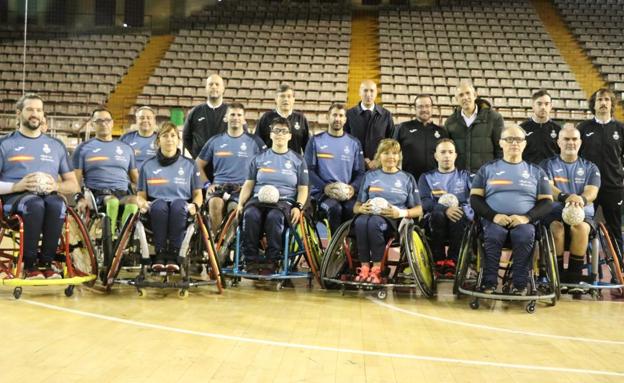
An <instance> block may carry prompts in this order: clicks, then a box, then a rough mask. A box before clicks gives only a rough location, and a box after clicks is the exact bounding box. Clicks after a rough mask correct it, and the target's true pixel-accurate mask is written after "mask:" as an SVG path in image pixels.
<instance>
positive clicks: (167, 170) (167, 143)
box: [137, 122, 202, 272]
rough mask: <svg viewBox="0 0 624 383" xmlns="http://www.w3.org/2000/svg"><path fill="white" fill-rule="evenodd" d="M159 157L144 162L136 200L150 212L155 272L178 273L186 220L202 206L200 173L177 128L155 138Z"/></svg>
mask: <svg viewBox="0 0 624 383" xmlns="http://www.w3.org/2000/svg"><path fill="white" fill-rule="evenodd" d="M155 143H156V146H157V147H158V151H157V152H156V156H154V157H152V158H151V159H149V160H147V161H145V163H144V164H143V166H142V167H141V172H140V174H139V184H138V193H137V197H138V198H137V199H138V204H139V207H140V209H141V211H142V212H148V213H149V221H150V225H151V228H152V233H153V234H154V235H153V241H154V247H155V249H156V256H155V258H154V260H153V263H152V270H153V271H156V272H160V271H165V270H166V271H168V272H178V271H180V266H179V264H178V253H179V251H180V246H181V245H182V241H183V239H184V233H185V230H186V227H187V219H188V217H189V216H194V215H195V214H196V213H197V212H198V211H199V207H200V206H201V204H202V188H201V183H200V181H199V170H198V169H197V166H196V165H195V163H194V162H193V161H191V160H190V159H188V158H185V157H183V156H182V155H181V152H180V149H179V148H178V145H179V143H180V138H179V136H178V129H177V127H176V126H175V125H174V124H172V123H169V122H166V123H164V124H163V125H162V127H161V128H160V130H159V131H158V135H157V136H156V142H155Z"/></svg>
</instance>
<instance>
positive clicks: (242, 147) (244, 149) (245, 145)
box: [240, 142, 247, 152]
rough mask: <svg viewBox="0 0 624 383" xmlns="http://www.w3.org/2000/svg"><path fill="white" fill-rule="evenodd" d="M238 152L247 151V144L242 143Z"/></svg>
mask: <svg viewBox="0 0 624 383" xmlns="http://www.w3.org/2000/svg"><path fill="white" fill-rule="evenodd" d="M240 150H242V151H243V152H245V151H247V144H245V143H244V142H243V143H242V144H241V146H240Z"/></svg>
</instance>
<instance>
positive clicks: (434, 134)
mask: <svg viewBox="0 0 624 383" xmlns="http://www.w3.org/2000/svg"><path fill="white" fill-rule="evenodd" d="M433 136H434V137H435V138H440V133H439V132H438V131H437V130H436V132H435V133H433Z"/></svg>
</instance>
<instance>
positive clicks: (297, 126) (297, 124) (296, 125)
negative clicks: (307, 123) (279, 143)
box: [294, 122, 301, 130]
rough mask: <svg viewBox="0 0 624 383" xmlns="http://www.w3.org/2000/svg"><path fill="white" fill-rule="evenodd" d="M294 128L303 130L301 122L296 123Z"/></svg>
mask: <svg viewBox="0 0 624 383" xmlns="http://www.w3.org/2000/svg"><path fill="white" fill-rule="evenodd" d="M294 128H295V129H296V130H299V129H300V128H301V125H299V122H295V126H294Z"/></svg>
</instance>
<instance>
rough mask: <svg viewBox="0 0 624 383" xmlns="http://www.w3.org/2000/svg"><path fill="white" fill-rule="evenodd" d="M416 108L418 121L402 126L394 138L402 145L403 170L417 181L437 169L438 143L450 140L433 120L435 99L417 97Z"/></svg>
mask: <svg viewBox="0 0 624 383" xmlns="http://www.w3.org/2000/svg"><path fill="white" fill-rule="evenodd" d="M414 106H415V107H416V119H415V120H412V121H407V122H404V123H402V124H400V125H399V126H398V127H397V129H396V130H395V133H394V138H395V139H396V140H397V141H399V144H401V152H402V153H403V170H405V171H406V172H408V173H411V174H412V175H413V176H414V179H416V180H417V179H419V178H420V176H421V174H423V173H426V172H428V171H429V170H433V169H435V168H436V160H435V158H434V153H435V151H436V146H437V143H438V141H439V140H440V139H441V138H448V133H447V132H446V129H444V128H442V127H440V126H438V125H436V124H434V123H433V121H432V120H431V115H432V110H433V99H432V98H431V96H430V95H428V94H421V95H418V96H416V100H415V101H414ZM453 167H455V164H453Z"/></svg>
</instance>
